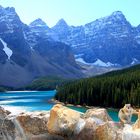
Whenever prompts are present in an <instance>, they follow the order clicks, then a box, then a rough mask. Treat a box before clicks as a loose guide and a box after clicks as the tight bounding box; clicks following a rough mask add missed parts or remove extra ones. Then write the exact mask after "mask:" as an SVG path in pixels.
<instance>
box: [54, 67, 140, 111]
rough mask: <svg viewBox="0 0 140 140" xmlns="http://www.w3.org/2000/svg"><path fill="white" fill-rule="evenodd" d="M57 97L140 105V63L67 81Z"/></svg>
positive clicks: (90, 102)
mask: <svg viewBox="0 0 140 140" xmlns="http://www.w3.org/2000/svg"><path fill="white" fill-rule="evenodd" d="M55 98H56V99H58V100H59V101H62V102H67V103H71V104H80V105H89V106H103V107H115V108H120V107H122V106H123V105H124V104H125V103H131V104H132V105H133V106H140V65H136V66H133V67H130V68H127V69H124V70H118V71H113V72H109V73H107V74H104V75H101V76H96V77H92V78H86V79H81V80H77V81H74V82H70V83H66V84H65V85H62V86H59V88H58V90H57V94H56V96H55Z"/></svg>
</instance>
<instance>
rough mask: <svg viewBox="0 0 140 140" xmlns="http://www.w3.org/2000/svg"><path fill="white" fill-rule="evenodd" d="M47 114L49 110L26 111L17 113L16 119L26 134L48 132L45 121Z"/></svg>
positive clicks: (47, 117) (46, 120)
mask: <svg viewBox="0 0 140 140" xmlns="http://www.w3.org/2000/svg"><path fill="white" fill-rule="evenodd" d="M49 114H50V112H49V111H44V112H43V111H40V112H27V113H21V114H19V115H18V116H17V118H16V119H17V120H18V121H19V123H20V125H21V126H22V128H23V130H24V132H25V133H26V134H34V135H39V134H44V133H46V132H48V131H47V122H48V119H49V116H50V115H49Z"/></svg>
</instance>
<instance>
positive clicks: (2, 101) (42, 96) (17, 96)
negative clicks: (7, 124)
mask: <svg viewBox="0 0 140 140" xmlns="http://www.w3.org/2000/svg"><path fill="white" fill-rule="evenodd" d="M55 93H56V91H55V90H53V91H43V92H42V91H38V92H29V91H27V92H6V93H5V92H4V93H0V105H1V106H3V107H5V108H6V109H8V110H10V111H11V112H12V113H13V114H16V113H17V112H22V111H39V110H50V109H51V108H52V107H53V105H54V104H50V103H48V102H47V101H48V100H49V99H52V98H53V97H54V95H55ZM70 108H71V109H74V110H77V111H79V112H83V113H84V112H86V110H87V109H86V108H84V107H80V108H79V107H74V106H73V107H70ZM108 113H109V115H110V116H111V117H112V119H113V120H114V121H119V119H118V112H117V111H116V110H108ZM136 119H137V117H136V116H133V118H132V121H135V120H136Z"/></svg>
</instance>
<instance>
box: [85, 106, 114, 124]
mask: <svg viewBox="0 0 140 140" xmlns="http://www.w3.org/2000/svg"><path fill="white" fill-rule="evenodd" d="M84 117H85V118H89V117H91V118H92V117H96V118H98V119H100V120H102V121H105V122H106V121H112V119H111V118H110V116H109V115H108V113H107V111H106V109H104V108H101V109H100V108H97V109H96V108H95V109H88V110H87V111H86V113H85V114H84Z"/></svg>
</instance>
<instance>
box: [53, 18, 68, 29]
mask: <svg viewBox="0 0 140 140" xmlns="http://www.w3.org/2000/svg"><path fill="white" fill-rule="evenodd" d="M57 26H61V27H67V26H68V24H67V23H66V21H65V20H64V19H63V18H62V19H60V20H59V21H58V22H57V23H56V25H55V26H54V27H57Z"/></svg>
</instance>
